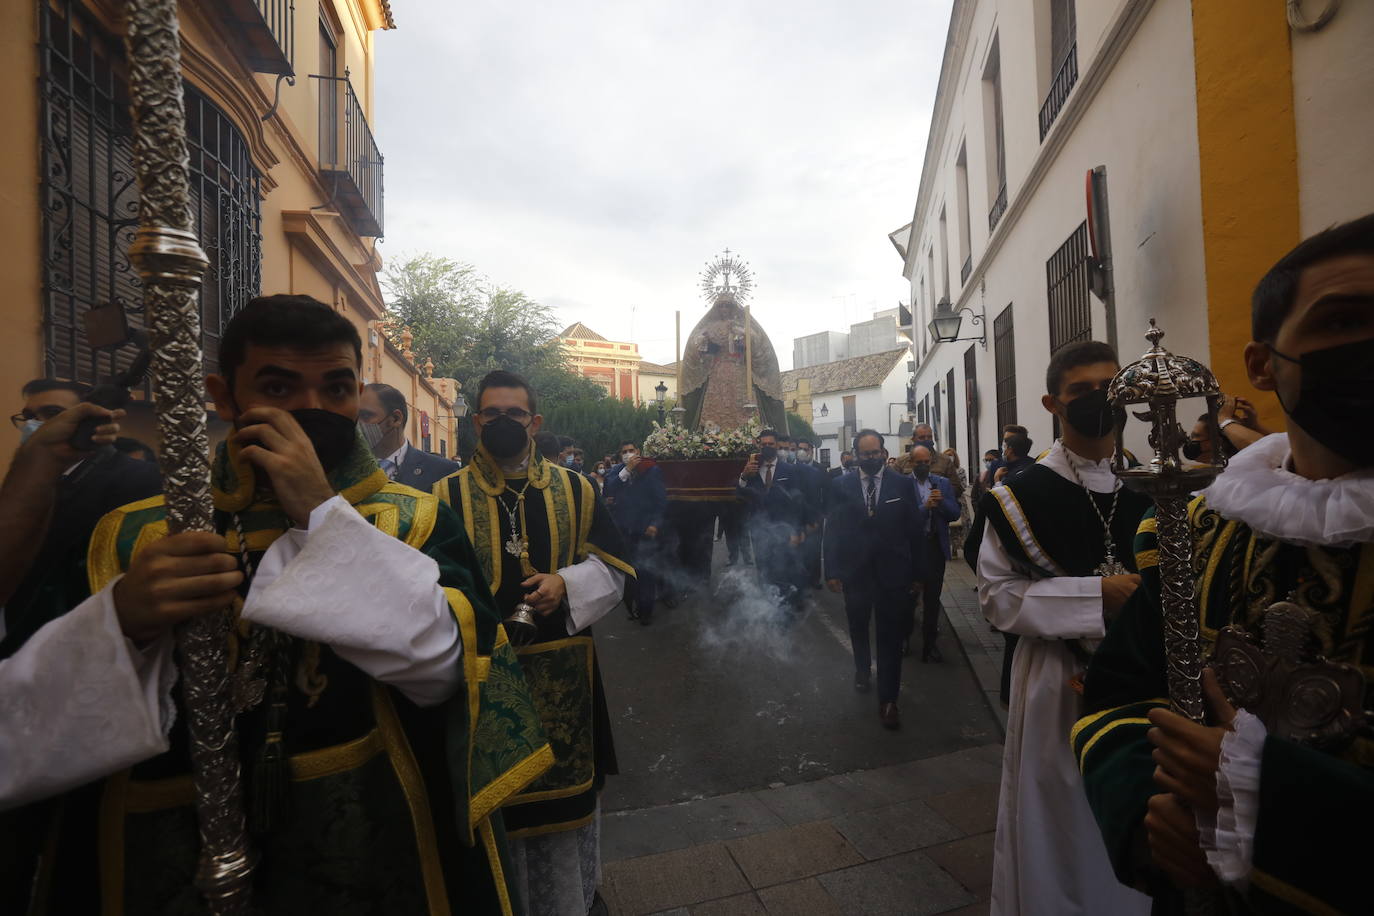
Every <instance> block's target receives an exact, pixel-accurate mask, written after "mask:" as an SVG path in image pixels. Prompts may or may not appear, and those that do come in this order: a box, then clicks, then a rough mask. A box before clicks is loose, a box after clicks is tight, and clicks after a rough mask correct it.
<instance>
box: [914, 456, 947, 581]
mask: <svg viewBox="0 0 1374 916" xmlns="http://www.w3.org/2000/svg"><path fill="white" fill-rule="evenodd" d="M918 483H919V481H917V480H916V476H915V475H914V474H913V475H912V477H911V485H912V488H913V489H915V490H916V498H917V499H920V490H919V488H918ZM927 483H929V484H930V486H931V488H932V489H935V490H939V491H940V497H941V498H940V505H938V506H936V507H935V508H934V509H933V510H927V514H928V515H929V516H930V530H931V532H932V533H933V534H934V535H935V536H936V537H938V538H939V539H940V549H941V550H942V551H944V554H945V559H946V560H948V559H949V523H950V522H957V521H958V520H959V502H958V500H957V499H955V497H954V485H953V484H952V483H950V480H949V478H948V477H941V476H940V475H939V474H931V475H930V477H929V478H927ZM923 505H924V504H923Z"/></svg>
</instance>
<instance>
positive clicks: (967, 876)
mask: <svg viewBox="0 0 1374 916" xmlns="http://www.w3.org/2000/svg"><path fill="white" fill-rule="evenodd" d="M993 837H994V834H993V833H991V832H989V833H980V834H977V835H976V836H968V837H964V838H963V839H961V840H955V841H954V842H952V843H945V844H943V845H941V846H931V847H929V848H927V849H923V850H921V851H922V852H924V853H925V854H926V855H927V856H929V857H930V858H931V860H932V861H933V862H935V864H936V865H939V866H940V867H941V868H943V869H944V870H945V871H947V872H949V873H950V875H951V876H953V878H954V880H956V881H958V882H959V883H960V884H962V885H963V886H964V887H966V888H968V889H969V890H970V891H972V892H973V893H974V894H975V895H977V896H979V897H986V896H987V895H988V893H990V892H991V890H992V847H993Z"/></svg>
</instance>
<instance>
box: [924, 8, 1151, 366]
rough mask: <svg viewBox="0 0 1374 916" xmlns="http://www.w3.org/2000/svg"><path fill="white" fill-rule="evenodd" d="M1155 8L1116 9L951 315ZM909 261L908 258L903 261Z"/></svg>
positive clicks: (929, 358)
mask: <svg viewBox="0 0 1374 916" xmlns="http://www.w3.org/2000/svg"><path fill="white" fill-rule="evenodd" d="M959 2H962V0H956V3H959ZM1154 2H1155V0H1122V3H1121V5H1120V6H1119V7H1117V11H1116V14H1115V16H1114V17H1113V18H1112V23H1111V25H1110V26H1109V27H1108V29H1107V31H1106V33H1105V34H1104V36H1103V38H1102V42H1101V44H1100V45H1099V46H1098V51H1097V53H1096V54H1095V55H1093V59H1092V63H1091V64H1089V65H1088V68H1087V69H1086V70H1084V71H1083V73H1082V76H1081V77H1080V78H1079V81H1078V85H1076V86H1075V87H1074V89H1073V92H1071V93H1070V94H1069V99H1068V101H1067V102H1066V103H1065V105H1064V107H1063V109H1062V110H1061V111H1060V112H1059V117H1058V118H1056V119H1055V122H1054V126H1053V127H1052V128H1051V129H1050V132H1049V135H1048V136H1046V137H1045V140H1044V142H1042V143H1041V144H1040V151H1039V152H1038V153H1037V154H1036V157H1035V159H1034V161H1032V162H1031V167H1030V170H1029V171H1027V173H1026V177H1025V178H1024V179H1023V180H1022V181H1021V183H1020V184H1019V185H1018V186H1017V188H1016V194H1015V195H1014V196H1013V197H1012V198H1011V200H1010V201H1008V203H1007V211H1006V213H1004V214H1002V218H1001V219H1000V220H999V221H998V222H997V228H996V229H995V230H994V231H993V233H992V235H991V236H990V237H989V238H988V244H987V247H986V248H984V249H983V252H982V254H981V255H980V256H979V258H978V260H977V262H975V263H974V265H973V270H972V272H971V273H970V274H969V277H968V280H966V281H965V282H964V285H963V289H962V290H960V292H959V296H958V298H957V299H956V300H955V302H954V309H955V311H956V312H957V311H959V310H960V309H963V308H965V307H967V306H968V305H969V301H970V300H971V299H972V298H973V294H974V293H975V292H977V291H978V289H979V288H980V287H981V286H982V280H983V276H984V275H985V274H986V273H987V269H988V265H989V264H991V263H992V260H993V258H994V257H995V256H996V254H997V252H998V251H1000V250H1001V248H1002V246H1003V245H1004V244H1005V243H1006V241H1007V238H1008V237H1009V236H1010V235H1011V233H1012V230H1013V229H1014V228H1015V226H1016V224H1017V223H1018V222H1019V221H1020V219H1021V216H1022V214H1024V213H1025V212H1026V208H1027V207H1028V206H1029V205H1030V200H1031V198H1032V197H1034V196H1035V192H1036V190H1037V189H1038V188H1039V187H1040V184H1041V182H1043V181H1044V180H1045V176H1046V175H1048V174H1049V171H1050V168H1051V167H1052V166H1053V165H1054V162H1055V160H1056V159H1057V158H1058V157H1059V153H1060V152H1061V151H1062V150H1063V149H1064V146H1065V144H1067V143H1068V141H1069V136H1070V135H1071V134H1072V133H1073V130H1074V128H1075V127H1077V126H1078V122H1079V121H1081V120H1083V115H1084V114H1085V113H1086V112H1087V110H1088V107H1089V106H1090V105H1092V102H1093V99H1094V98H1096V97H1097V93H1098V92H1099V91H1100V90H1101V89H1102V86H1103V85H1104V84H1105V83H1106V82H1107V77H1108V76H1110V75H1111V72H1112V70H1113V69H1115V67H1116V64H1117V62H1118V61H1120V60H1121V58H1122V56H1123V55H1124V54H1125V52H1126V48H1127V47H1128V46H1129V45H1130V43H1131V38H1132V37H1134V36H1135V33H1136V32H1137V31H1138V30H1139V28H1140V25H1141V23H1142V22H1144V21H1145V16H1146V14H1147V13H1149V11H1150V9H1151V7H1153V6H1154ZM956 8H957V7H956ZM942 84H943V81H942ZM927 153H929V150H927ZM927 158H929V156H927ZM926 188H927V181H926V177H925V175H924V174H923V175H922V177H921V193H922V195H926ZM924 200H925V197H924V196H923V197H922V198H921V200H920V201H918V203H917V205H916V213H917V215H918V216H919V214H920V213H921V207H922V202H923V201H924ZM918 222H919V220H918ZM910 260H911V259H910V258H908V261H910ZM908 279H910V277H908ZM984 312H985V314H984V315H983V321H984V328H985V330H987V331H988V332H989V333H990V331H991V329H990V327H989V326H988V324H987V322H988V321H989V320H991V318H992V316H991V315H988V314H986V308H984ZM940 347H941V343H940V342H939V341H936V342H935V343H934V344H932V345H931V347H930V349H929V350H928V351H926V358H925V359H923V360H921V362H920V364H919V365H918V366H917V367H916V373H915V375H914V376H913V381H914V382H915V383H916V384H917V385H918V386H919V384H920V381H921V376H922V375H923V374H924V373H925V370H926V367H927V366H928V365H930V364H931V363H932V362H933V361H934V358H935V354H936V353H938V352H939V350H940Z"/></svg>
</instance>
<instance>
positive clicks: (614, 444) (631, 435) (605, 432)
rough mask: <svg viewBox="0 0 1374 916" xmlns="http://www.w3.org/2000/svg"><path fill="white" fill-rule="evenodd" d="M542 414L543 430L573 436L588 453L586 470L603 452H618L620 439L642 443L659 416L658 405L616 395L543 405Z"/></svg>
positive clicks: (541, 406)
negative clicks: (591, 399) (642, 403)
mask: <svg viewBox="0 0 1374 916" xmlns="http://www.w3.org/2000/svg"><path fill="white" fill-rule="evenodd" d="M667 406H668V407H670V408H671V407H672V406H673V405H671V404H669V405H667ZM540 413H542V414H543V415H544V431H546V432H550V433H553V434H554V435H556V436H571V437H572V439H573V440H574V441H575V442H576V443H577V445H578V447H579V448H581V449H582V450H583V451H584V452H585V453H586V456H585V457H586V460H587V470H591V469H592V467H593V466H594V465H595V464H596V462H597V460H598V459H599V458H601V457H602V456H603V455H614V454H616V449H617V448H618V447H619V446H620V443H621V442H625V441H630V442H634V443H635V444H637V445H643V442H644V437H645V436H647V435H648V434H649V433H650V432H651V431H652V430H653V428H654V421H655V420H657V419H658V408H657V407H653V406H649V405H645V406H643V407H636V406H635V405H634V404H631V403H630V402H628V401H621V400H618V399H616V398H601V399H600V400H597V401H587V400H583V401H573V402H572V403H563V404H554V405H551V406H548V407H545V406H544V405H542V404H541V405H540Z"/></svg>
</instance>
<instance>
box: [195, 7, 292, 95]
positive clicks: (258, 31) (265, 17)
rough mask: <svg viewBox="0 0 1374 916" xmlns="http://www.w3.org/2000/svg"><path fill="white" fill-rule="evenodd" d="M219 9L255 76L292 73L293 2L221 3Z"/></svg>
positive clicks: (290, 74) (287, 74) (288, 74)
mask: <svg viewBox="0 0 1374 916" xmlns="http://www.w3.org/2000/svg"><path fill="white" fill-rule="evenodd" d="M211 5H212V6H214V7H215V8H216V9H218V10H219V14H220V18H221V19H223V20H224V23H225V25H227V26H228V27H229V29H230V31H232V32H234V33H235V34H236V35H237V36H238V37H239V40H240V42H241V43H242V47H243V56H244V57H245V58H246V59H247V61H248V64H249V66H251V67H252V68H253V69H254V70H255V71H256V72H258V73H276V74H278V75H282V76H292V75H294V74H295V72H296V70H295V59H296V29H295V25H294V23H295V19H296V3H295V0H220V2H218V3H215V4H211Z"/></svg>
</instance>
